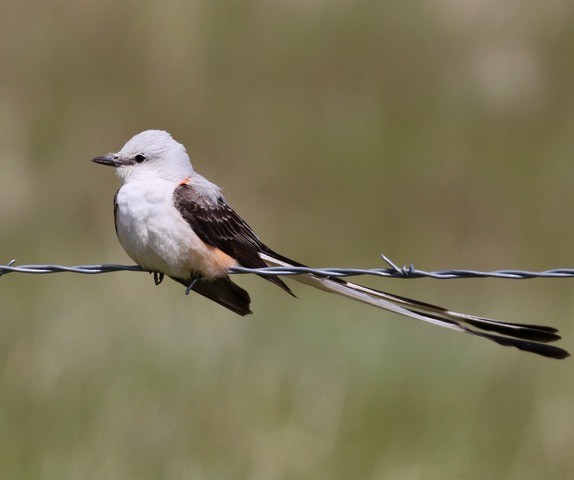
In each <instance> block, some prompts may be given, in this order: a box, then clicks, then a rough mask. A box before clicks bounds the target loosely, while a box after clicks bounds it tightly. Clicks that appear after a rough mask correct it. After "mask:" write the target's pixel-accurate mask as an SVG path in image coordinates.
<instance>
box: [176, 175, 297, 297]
mask: <svg viewBox="0 0 574 480" xmlns="http://www.w3.org/2000/svg"><path fill="white" fill-rule="evenodd" d="M173 202H174V205H175V208H177V210H178V211H179V213H180V214H181V216H182V217H183V218H184V219H185V220H186V221H187V223H189V225H190V226H191V228H193V231H194V232H195V233H196V234H197V236H198V237H199V238H201V239H202V240H203V241H204V242H205V243H207V244H208V245H211V246H213V247H216V248H219V249H220V250H221V251H223V252H225V253H226V254H227V255H229V256H230V257H232V258H234V259H235V260H237V263H239V265H241V266H243V267H247V268H262V267H267V264H266V263H265V262H264V261H263V260H262V259H261V257H260V256H259V252H268V251H269V249H268V248H267V247H266V246H265V245H264V244H263V243H262V242H261V240H259V238H257V235H255V233H254V232H253V230H252V229H251V227H250V226H249V225H247V223H245V221H244V220H243V219H242V218H241V217H240V216H239V215H238V214H237V213H236V212H235V211H234V210H233V209H232V208H231V207H230V206H229V205H227V203H226V202H225V200H224V199H223V197H221V196H220V197H219V198H218V199H217V203H216V204H211V203H208V202H206V201H205V199H204V198H203V197H202V196H201V195H199V194H198V193H197V192H196V190H195V189H194V188H193V186H192V185H188V184H182V185H179V186H177V187H176V189H175V190H174V192H173ZM263 278H265V279H266V280H269V281H271V282H273V283H274V284H275V285H278V286H280V287H281V288H282V289H283V290H285V291H286V292H288V293H290V294H291V295H293V292H291V289H290V288H289V287H288V286H287V285H286V284H285V282H283V280H281V279H280V278H279V277H276V276H263ZM293 296H294V295H293Z"/></svg>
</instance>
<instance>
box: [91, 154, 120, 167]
mask: <svg viewBox="0 0 574 480" xmlns="http://www.w3.org/2000/svg"><path fill="white" fill-rule="evenodd" d="M92 162H94V163H100V164H102V165H108V166H109V167H120V166H121V165H122V161H121V160H120V157H119V156H118V155H117V154H115V153H107V154H106V155H102V156H101V157H96V158H92Z"/></svg>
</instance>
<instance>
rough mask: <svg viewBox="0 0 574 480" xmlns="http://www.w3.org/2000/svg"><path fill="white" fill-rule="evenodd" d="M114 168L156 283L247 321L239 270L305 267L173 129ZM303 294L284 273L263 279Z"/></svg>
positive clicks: (144, 142) (498, 328) (514, 327)
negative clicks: (264, 237) (170, 284)
mask: <svg viewBox="0 0 574 480" xmlns="http://www.w3.org/2000/svg"><path fill="white" fill-rule="evenodd" d="M92 161H93V162H95V163H98V164H101V165H106V166H110V167H114V168H115V171H116V175H117V176H118V177H119V178H120V179H121V180H122V182H123V185H122V186H121V187H120V189H119V190H118V191H117V193H116V194H115V197H114V202H113V205H114V221H115V229H116V234H117V237H118V239H119V241H120V244H121V245H122V247H123V248H124V250H125V251H126V253H127V254H128V255H129V257H131V259H132V260H133V261H134V262H136V263H137V264H138V265H139V266H140V267H141V268H142V269H144V270H147V271H149V272H152V273H153V274H154V279H155V282H156V284H159V283H160V282H161V280H162V279H163V277H164V275H166V276H168V277H170V278H172V279H173V280H175V281H176V282H178V283H180V284H183V285H184V286H185V287H186V293H188V294H189V293H190V292H191V291H193V292H196V293H199V294H201V295H203V296H205V297H207V298H209V299H210V300H213V301H215V302H217V303H219V304H220V305H222V306H224V307H226V308H228V309H229V310H231V311H233V312H235V313H236V314H239V315H247V314H250V313H252V312H251V309H250V304H251V299H250V296H249V293H248V292H247V291H246V290H245V289H243V288H242V287H240V286H239V285H237V284H236V283H234V282H233V281H232V280H231V279H230V277H229V272H230V269H231V268H233V267H246V268H253V269H258V268H263V267H268V266H271V267H278V266H279V267H304V266H305V265H303V264H301V263H299V262H296V261H293V260H291V259H289V258H288V257H285V256H283V255H281V254H279V253H277V252H275V251H274V250H272V249H271V248H269V247H268V246H267V245H265V244H264V243H263V242H262V241H261V240H260V239H259V237H258V236H257V235H256V234H255V232H254V231H253V229H252V228H251V227H250V226H249V225H248V224H247V223H246V222H245V221H244V220H243V219H242V218H241V217H240V216H239V215H238V214H237V213H236V212H235V210H233V209H232V208H231V207H230V206H229V204H228V203H227V201H226V200H225V198H224V196H223V195H222V193H221V189H220V188H219V187H218V186H217V185H215V184H214V183H212V182H210V181H209V180H207V179H206V178H205V177H203V176H202V175H200V174H199V173H197V172H196V171H195V170H194V168H193V166H192V164H191V161H190V158H189V155H188V154H187V151H186V149H185V147H184V146H183V145H182V144H181V143H179V142H177V141H176V140H174V139H173V137H172V136H171V135H170V134H169V133H168V132H166V131H163V130H146V131H144V132H141V133H138V134H137V135H135V136H134V137H132V138H131V139H130V140H129V141H128V142H127V143H126V144H125V145H124V146H123V148H122V149H121V150H120V151H118V152H117V153H108V154H105V155H101V156H97V157H95V158H93V159H92ZM261 276H262V277H263V278H265V279H266V280H268V281H269V282H271V283H273V284H275V285H276V286H278V287H280V288H281V289H283V290H284V291H285V292H287V293H288V294H290V295H292V296H295V295H294V293H293V291H292V290H291V288H290V287H289V286H288V285H287V284H286V283H285V282H284V281H283V280H282V279H281V278H280V277H279V276H276V275H261ZM292 278H293V279H294V280H297V281H299V282H302V283H304V284H307V285H311V286H313V287H316V288H319V289H321V290H324V291H327V292H330V293H334V294H338V295H341V296H343V297H346V298H349V299H352V300H356V301H359V302H363V303H366V304H369V305H372V306H374V307H377V308H380V309H383V310H387V311H390V312H394V313H397V314H399V315H403V316H406V317H410V318H413V319H416V320H421V321H423V322H427V323H431V324H434V325H438V326H441V327H445V328H448V329H451V330H455V331H459V332H463V333H467V334H470V335H474V336H478V337H481V338H485V339H487V340H490V341H493V342H495V343H497V344H499V345H503V346H508V347H515V348H517V349H519V350H523V351H526V352H531V353H535V354H538V355H542V356H544V357H549V358H555V359H563V358H566V357H568V356H569V353H568V352H567V351H566V350H563V349H562V348H559V347H556V346H553V345H548V344H549V343H550V342H554V341H556V340H559V339H560V338H561V337H560V336H559V335H558V330H557V329H556V328H553V327H549V326H543V325H530V324H523V323H509V322H503V321H497V320H493V319H490V318H485V317H479V316H475V315H468V314H464V313H457V312H454V311H451V310H449V309H447V308H443V307H439V306H436V305H432V304H430V303H426V302H422V301H418V300H414V299H411V298H407V297H403V296H399V295H395V294H392V293H386V292H383V291H380V290H375V289H373V288H368V287H365V286H362V285H359V284H356V283H351V282H349V281H346V280H344V279H342V278H340V277H334V276H319V275H316V274H310V273H309V274H302V275H295V276H293V277H292Z"/></svg>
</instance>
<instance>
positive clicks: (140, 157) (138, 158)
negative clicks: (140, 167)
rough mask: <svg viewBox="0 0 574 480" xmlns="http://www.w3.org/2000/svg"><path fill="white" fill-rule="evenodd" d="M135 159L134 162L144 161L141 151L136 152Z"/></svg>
mask: <svg viewBox="0 0 574 480" xmlns="http://www.w3.org/2000/svg"><path fill="white" fill-rule="evenodd" d="M135 161H136V163H142V162H144V161H145V156H144V155H142V154H141V153H138V154H137V155H136V156H135Z"/></svg>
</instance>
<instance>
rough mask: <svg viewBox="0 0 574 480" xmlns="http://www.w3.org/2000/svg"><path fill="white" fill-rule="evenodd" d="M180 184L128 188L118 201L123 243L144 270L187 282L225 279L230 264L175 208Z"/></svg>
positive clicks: (154, 183)
mask: <svg viewBox="0 0 574 480" xmlns="http://www.w3.org/2000/svg"><path fill="white" fill-rule="evenodd" d="M176 187H177V183H174V182H170V181H166V180H162V179H154V180H149V179H148V180H146V181H141V182H130V183H127V184H125V185H124V186H123V187H122V188H121V189H120V190H119V192H118V196H117V198H116V202H117V213H116V225H117V232H118V237H119V240H120V243H121V244H122V246H123V247H124V249H125V251H126V252H127V254H128V255H129V256H130V257H131V258H132V259H133V260H134V261H135V262H136V263H137V264H138V265H140V266H141V267H143V268H145V269H148V270H153V271H157V272H162V273H165V274H166V275H169V276H172V277H177V278H182V279H187V278H190V277H191V276H192V275H193V274H200V275H202V276H207V277H215V276H221V275H224V274H225V273H226V271H227V268H229V266H231V265H230V262H229V258H227V259H226V260H227V261H225V262H222V260H224V258H223V255H222V252H220V251H219V250H217V249H215V248H214V247H211V246H209V245H206V244H205V243H204V242H203V241H202V240H201V239H200V238H199V237H198V236H197V235H196V234H195V233H194V232H193V230H192V229H191V227H190V225H189V224H188V223H187V222H186V221H185V220H184V219H183V217H182V216H181V215H180V213H179V211H178V210H177V209H176V208H175V206H174V205H173V191H174V189H175V188H176Z"/></svg>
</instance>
